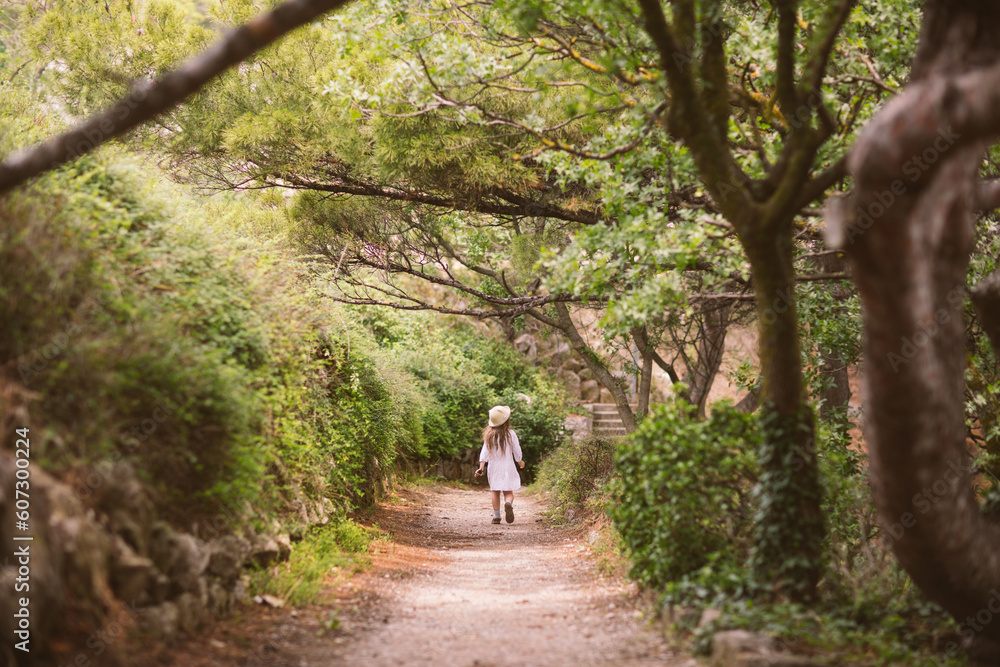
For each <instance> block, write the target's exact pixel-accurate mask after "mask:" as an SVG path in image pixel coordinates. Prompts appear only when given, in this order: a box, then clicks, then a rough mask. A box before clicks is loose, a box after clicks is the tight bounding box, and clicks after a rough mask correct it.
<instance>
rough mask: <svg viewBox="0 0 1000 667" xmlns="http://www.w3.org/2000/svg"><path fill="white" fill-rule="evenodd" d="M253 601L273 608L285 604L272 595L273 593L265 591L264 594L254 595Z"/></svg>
mask: <svg viewBox="0 0 1000 667" xmlns="http://www.w3.org/2000/svg"><path fill="white" fill-rule="evenodd" d="M253 601H254V602H256V603H257V604H266V605H267V606H269V607H275V608H279V607H284V606H285V601H284V600H282V599H281V598H278V597H274V596H273V595H268V594H266V593H265V594H264V595H255V596H254V597H253Z"/></svg>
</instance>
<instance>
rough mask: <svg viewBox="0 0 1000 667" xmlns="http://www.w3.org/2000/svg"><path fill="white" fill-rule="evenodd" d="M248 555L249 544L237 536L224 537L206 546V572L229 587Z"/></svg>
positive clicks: (237, 575) (234, 580)
mask: <svg viewBox="0 0 1000 667" xmlns="http://www.w3.org/2000/svg"><path fill="white" fill-rule="evenodd" d="M249 554H250V542H248V541H247V540H245V539H243V538H242V537H239V536H237V535H225V536H223V537H220V538H218V539H217V540H213V541H212V542H211V543H210V544H209V545H208V565H207V566H206V570H205V571H206V572H208V573H209V574H210V575H212V576H213V577H218V578H219V579H220V580H221V581H222V582H223V583H224V584H226V585H228V586H229V587H231V586H232V584H234V583H235V582H236V579H237V578H238V577H239V575H240V571H241V570H242V569H243V564H244V563H245V562H246V559H247V556H248V555H249Z"/></svg>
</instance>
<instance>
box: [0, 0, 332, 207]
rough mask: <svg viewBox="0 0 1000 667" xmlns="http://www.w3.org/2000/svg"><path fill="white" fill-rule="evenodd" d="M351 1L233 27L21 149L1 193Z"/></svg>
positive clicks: (1, 177) (307, 2)
mask: <svg viewBox="0 0 1000 667" xmlns="http://www.w3.org/2000/svg"><path fill="white" fill-rule="evenodd" d="M348 1H349V0H289V2H286V3H284V4H282V5H280V6H279V7H277V8H276V9H275V10H274V11H272V12H269V13H267V14H265V15H263V16H261V17H259V18H256V19H254V20H253V21H251V22H249V23H247V24H245V25H243V26H241V27H240V28H238V29H236V30H234V31H232V32H231V33H229V35H227V36H226V37H225V38H223V39H222V40H221V41H219V42H218V43H216V44H215V45H214V46H212V47H211V48H209V49H208V50H206V51H204V52H203V53H201V54H200V55H198V56H196V57H194V58H192V59H191V60H189V61H187V62H186V63H185V64H183V65H182V66H181V67H180V68H178V69H176V70H174V71H172V72H168V73H167V74H165V75H163V76H162V77H160V78H159V79H157V80H156V81H154V82H152V83H141V84H138V85H137V86H135V87H134V88H133V89H132V92H131V93H129V94H128V95H127V96H125V97H124V98H123V99H121V100H120V101H118V102H117V103H115V104H114V105H113V106H111V107H110V108H109V109H107V110H106V111H104V112H103V113H101V114H98V115H96V116H94V117H92V118H91V119H90V120H87V121H85V122H84V123H82V124H81V125H78V126H77V127H75V128H73V129H72V130H70V131H69V132H66V133H65V134H62V135H59V136H57V137H53V138H52V139H49V140H48V141H46V142H45V143H43V144H41V145H39V146H35V147H34V148H29V149H27V150H25V151H22V152H20V153H17V154H15V155H13V156H11V157H9V158H8V159H7V160H5V161H4V162H3V163H2V164H0V193H3V192H6V191H8V190H10V189H12V188H14V187H16V186H18V185H20V184H21V183H24V182H25V181H27V180H28V179H30V178H33V177H35V176H38V175H39V174H42V173H44V172H46V171H48V170H50V169H53V168H55V167H58V166H59V165H61V164H64V163H66V162H69V161H71V160H74V159H76V158H78V157H80V156H81V155H84V154H86V153H89V152H90V151H92V150H94V149H95V148H97V147H98V146H100V145H101V144H103V143H106V142H107V141H110V140H111V139H114V138H116V137H120V136H122V135H124V134H125V133H126V132H128V131H129V130H131V129H133V128H135V127H138V126H139V125H141V124H143V123H145V122H146V121H148V120H150V119H152V118H155V117H156V116H158V115H159V114H161V113H163V112H164V111H166V110H168V109H170V108H172V107H174V106H176V105H177V104H179V103H180V102H182V101H183V100H185V99H187V98H188V97H190V96H191V95H193V94H194V93H196V92H198V91H199V90H201V89H202V88H203V87H204V86H205V84H207V83H208V82H209V81H211V80H212V79H214V78H215V77H217V76H218V75H220V74H222V73H223V72H225V71H226V70H228V69H229V68H231V67H233V66H234V65H237V64H239V63H240V62H242V61H243V60H245V59H246V58H248V57H249V56H251V55H253V54H254V53H256V52H257V51H260V50H261V49H263V48H264V47H266V46H268V45H269V44H272V43H273V42H275V41H276V40H277V39H279V38H280V37H282V36H284V35H285V34H287V33H289V32H291V31H292V30H295V29H296V28H298V27H301V26H303V25H305V24H307V23H310V22H312V21H315V20H316V19H317V18H319V17H320V16H322V15H323V14H326V13H327V12H330V11H333V10H334V9H338V8H339V7H341V6H343V5H345V4H347V2H348Z"/></svg>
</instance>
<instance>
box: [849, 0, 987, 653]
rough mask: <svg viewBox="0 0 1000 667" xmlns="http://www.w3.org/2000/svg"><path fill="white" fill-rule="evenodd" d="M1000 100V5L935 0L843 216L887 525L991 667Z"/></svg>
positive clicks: (872, 134) (860, 149) (866, 140)
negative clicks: (983, 416) (983, 390)
mask: <svg viewBox="0 0 1000 667" xmlns="http://www.w3.org/2000/svg"><path fill="white" fill-rule="evenodd" d="M998 102H1000V8H998V7H997V6H996V5H994V4H992V3H978V2H944V1H942V0H929V1H928V2H927V4H926V9H925V16H924V22H923V27H922V30H921V35H920V47H919V50H918V52H917V56H916V59H915V60H914V64H913V83H912V85H910V86H909V87H908V89H907V90H906V92H905V93H904V94H902V95H900V96H899V97H898V98H897V99H895V100H893V101H892V102H891V103H890V104H888V105H887V106H886V107H885V109H884V110H882V111H881V112H880V113H879V114H878V116H876V118H875V119H874V120H873V121H872V122H871V123H870V124H869V125H868V127H867V128H866V129H865V131H864V132H863V134H862V135H861V136H860V137H859V139H858V141H857V145H856V146H855V147H854V149H853V150H852V153H851V157H850V161H849V167H850V171H851V173H852V174H853V176H854V179H855V188H854V191H853V194H852V195H851V196H850V198H849V199H845V200H841V201H839V202H838V205H837V206H836V207H835V214H834V215H831V218H833V220H831V222H833V221H835V222H836V224H835V225H833V226H832V227H831V229H832V236H833V237H834V240H835V241H836V242H838V243H839V244H841V245H843V247H844V248H846V249H847V251H848V254H849V255H850V258H851V263H852V266H853V269H854V276H855V280H856V281H857V284H858V288H859V290H860V292H861V296H862V299H863V302H864V308H865V316H864V325H865V360H866V361H865V380H864V381H865V385H866V396H867V399H866V415H867V419H866V428H865V433H866V439H867V442H868V446H869V455H870V458H871V474H872V490H873V494H874V497H875V501H876V505H877V507H878V510H879V514H880V517H881V520H882V522H883V524H887V525H895V526H901V527H902V530H903V532H902V534H901V535H900V537H899V539H896V540H894V542H893V549H894V551H895V553H896V556H897V558H898V559H899V561H900V563H901V564H902V565H903V567H904V568H905V569H906V571H907V572H908V573H909V574H910V575H911V576H912V577H913V580H914V581H915V582H916V584H917V585H918V586H920V588H921V589H922V590H923V591H924V592H925V593H926V594H927V595H928V596H929V597H930V598H931V599H933V600H935V601H937V602H938V603H940V604H941V605H942V606H943V607H944V608H945V609H947V610H948V611H949V612H950V613H951V614H953V615H954V617H955V619H956V620H957V621H959V623H960V624H961V625H960V630H961V632H962V637H963V640H964V641H965V644H966V646H967V647H968V648H969V652H970V655H971V656H972V657H973V659H975V660H976V661H978V662H980V663H981V664H990V665H995V664H997V663H998V661H1000V623H997V622H996V618H997V617H996V612H995V611H994V609H997V603H996V601H995V595H996V591H997V590H998V587H1000V556H998V554H1000V526H998V524H997V523H996V522H995V520H993V519H991V518H989V516H988V515H984V514H983V513H981V511H980V508H979V504H978V502H977V499H976V494H975V491H974V489H973V484H972V470H971V468H970V466H969V454H968V452H969V445H968V440H967V437H966V428H965V414H964V406H963V400H962V399H963V387H964V373H965V369H966V353H965V349H964V338H965V326H964V317H965V313H964V303H965V299H966V289H965V284H966V276H967V269H968V265H969V260H970V253H971V251H972V249H973V244H974V239H975V216H976V213H977V210H978V209H980V208H993V207H996V206H997V205H1000V198H998V196H997V194H998V189H997V187H996V183H995V182H984V181H982V180H981V179H980V178H979V176H978V172H979V169H980V165H981V164H982V162H983V157H984V149H985V147H986V146H987V145H988V144H989V143H992V142H995V141H996V140H997V139H998V137H1000V121H998V116H997V114H996V113H995V109H996V105H997V103H998ZM997 285H998V279H997V277H996V276H993V277H992V278H990V279H988V280H986V281H984V283H983V284H982V285H980V286H979V287H978V288H976V289H975V290H973V292H972V300H973V303H974V304H975V306H976V309H977V311H979V314H980V318H981V321H982V324H983V326H984V329H985V330H986V332H987V333H988V334H989V335H990V337H991V340H992V341H993V345H994V348H995V350H996V349H998V348H997V346H998V345H1000V335H998V334H1000V330H998V328H997V326H996V323H997V318H998V313H1000V297H998V295H1000V291H998V289H997ZM991 621H992V622H991ZM958 648H959V647H958V646H957V644H955V643H952V644H951V645H949V646H947V647H946V651H948V652H949V653H951V654H952V655H954V654H955V653H956V652H957V651H958Z"/></svg>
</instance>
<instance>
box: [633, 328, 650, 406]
mask: <svg viewBox="0 0 1000 667" xmlns="http://www.w3.org/2000/svg"><path fill="white" fill-rule="evenodd" d="M643 334H644V335H645V332H643ZM647 340H648V337H647ZM636 349H637V350H638V351H639V357H640V358H641V359H642V368H641V369H640V371H639V373H640V374H639V386H638V389H637V391H636V399H635V400H636V404H637V405H636V410H635V411H636V414H638V415H639V416H640V417H645V416H646V415H648V414H649V390H650V388H651V387H652V385H653V348H652V346H651V345H646V347H645V349H640V348H639V345H638V344H636Z"/></svg>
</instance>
